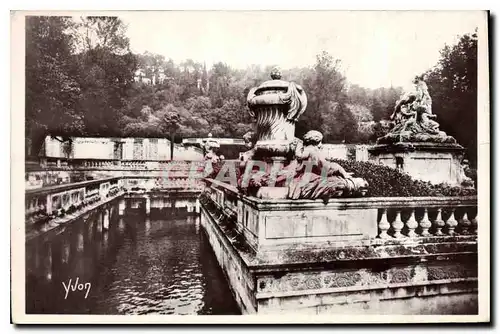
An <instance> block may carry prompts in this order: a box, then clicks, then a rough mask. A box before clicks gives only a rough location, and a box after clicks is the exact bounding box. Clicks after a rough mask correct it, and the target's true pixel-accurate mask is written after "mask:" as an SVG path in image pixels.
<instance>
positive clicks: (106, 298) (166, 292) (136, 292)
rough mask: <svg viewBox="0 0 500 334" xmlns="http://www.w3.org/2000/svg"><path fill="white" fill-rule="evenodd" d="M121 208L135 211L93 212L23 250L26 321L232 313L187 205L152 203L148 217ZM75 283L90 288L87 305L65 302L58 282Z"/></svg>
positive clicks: (72, 299)
mask: <svg viewBox="0 0 500 334" xmlns="http://www.w3.org/2000/svg"><path fill="white" fill-rule="evenodd" d="M153 203H154V204H153ZM127 204H134V205H133V206H134V207H136V209H133V208H131V207H130V205H128V206H127V208H126V211H125V216H123V217H119V216H118V214H117V213H118V211H117V208H110V211H108V213H105V211H103V210H100V211H97V212H95V213H93V214H92V215H90V216H89V217H88V218H87V219H86V220H83V219H82V220H80V221H77V222H74V223H71V224H69V225H67V226H65V227H64V231H62V232H57V231H56V232H54V230H52V231H49V232H47V234H46V235H45V236H44V238H38V239H33V240H31V241H29V242H27V244H26V266H27V268H26V269H27V270H26V276H27V277H26V312H27V313H49V314H58V313H72V314H238V313H239V311H238V308H237V306H236V304H235V302H234V299H233V297H232V295H231V293H230V290H229V287H228V286H227V283H226V281H225V278H224V276H223V274H222V271H221V270H220V268H219V267H218V264H217V261H216V259H215V257H214V255H213V252H212V250H211V247H210V245H209V243H208V240H207V238H206V236H205V234H204V232H203V231H202V229H201V227H200V218H199V217H198V216H195V213H194V212H188V209H187V206H190V207H191V208H193V207H194V206H195V201H194V200H191V201H189V200H182V202H177V201H175V200H171V199H169V200H163V199H160V200H158V199H156V200H155V201H152V208H151V215H150V217H146V216H145V215H144V211H143V210H144V206H142V205H141V202H140V200H132V201H129V203H127ZM181 204H184V205H181ZM116 205H118V203H116ZM168 207H170V208H168ZM141 209H142V210H141ZM190 211H192V210H190ZM115 213H116V214H115ZM106 216H108V217H106ZM107 218H109V220H108V222H109V225H108V227H109V229H108V230H106V229H105V228H103V222H104V221H103V220H104V219H107ZM56 230H57V229H56ZM77 277H78V278H79V282H80V283H82V284H85V283H87V282H89V283H91V290H90V293H89V295H88V298H87V299H85V298H84V295H85V293H81V292H70V293H68V296H67V299H65V290H64V287H63V285H62V282H65V284H67V283H68V281H69V279H72V280H73V282H74V281H75V279H76V278H77Z"/></svg>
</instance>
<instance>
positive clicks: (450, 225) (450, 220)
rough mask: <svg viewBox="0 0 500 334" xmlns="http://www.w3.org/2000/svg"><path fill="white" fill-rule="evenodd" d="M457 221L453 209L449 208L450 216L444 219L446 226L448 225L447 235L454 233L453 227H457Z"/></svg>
mask: <svg viewBox="0 0 500 334" xmlns="http://www.w3.org/2000/svg"><path fill="white" fill-rule="evenodd" d="M457 225H458V222H457V220H456V219H455V209H454V208H453V209H451V215H450V218H448V220H447V221H446V226H448V235H455V227H457Z"/></svg>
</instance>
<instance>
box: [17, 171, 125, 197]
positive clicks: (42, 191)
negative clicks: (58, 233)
mask: <svg viewBox="0 0 500 334" xmlns="http://www.w3.org/2000/svg"><path fill="white" fill-rule="evenodd" d="M119 179H121V177H118V176H115V177H108V178H104V179H99V180H89V181H82V182H76V183H66V184H58V185H54V186H48V187H42V188H35V189H26V190H25V195H26V196H34V195H42V194H43V195H48V194H53V193H58V192H61V191H65V190H69V189H73V188H81V187H85V186H89V185H92V184H99V183H104V182H110V181H114V180H119Z"/></svg>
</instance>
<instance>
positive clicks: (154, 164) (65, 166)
mask: <svg viewBox="0 0 500 334" xmlns="http://www.w3.org/2000/svg"><path fill="white" fill-rule="evenodd" d="M40 160H41V161H40V163H38V164H37V163H34V162H33V161H30V162H27V163H26V170H27V171H43V170H75V169H77V170H78V169H84V170H85V169H103V170H148V169H150V170H165V169H168V170H172V171H176V170H189V169H190V168H191V166H192V164H199V165H203V161H182V160H118V159H114V160H113V159H65V158H47V157H43V158H40Z"/></svg>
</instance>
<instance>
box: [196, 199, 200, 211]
mask: <svg viewBox="0 0 500 334" xmlns="http://www.w3.org/2000/svg"><path fill="white" fill-rule="evenodd" d="M196 213H200V200H199V199H196Z"/></svg>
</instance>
